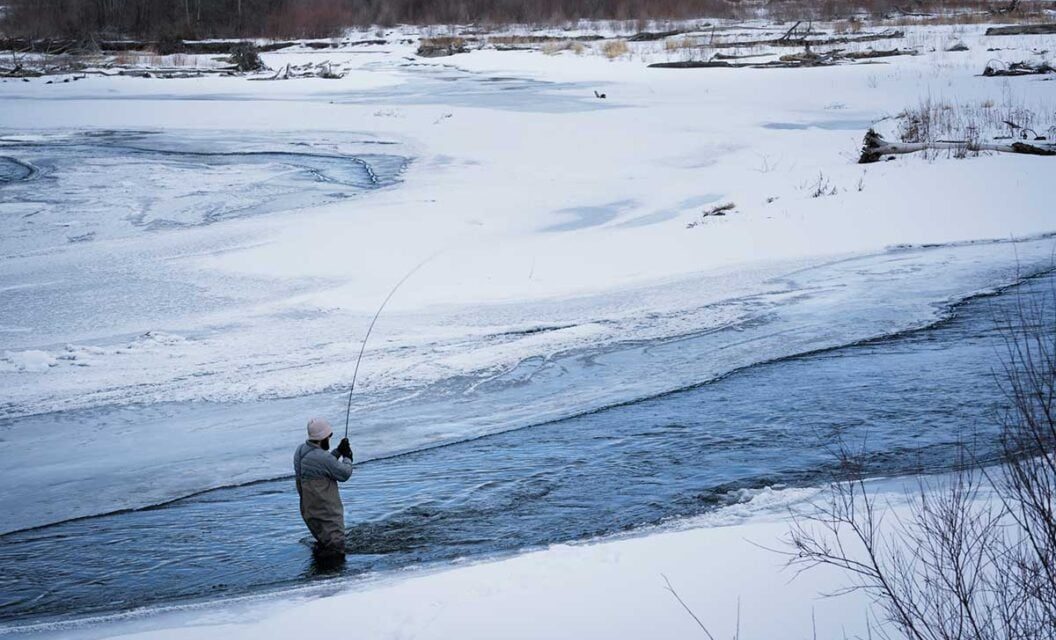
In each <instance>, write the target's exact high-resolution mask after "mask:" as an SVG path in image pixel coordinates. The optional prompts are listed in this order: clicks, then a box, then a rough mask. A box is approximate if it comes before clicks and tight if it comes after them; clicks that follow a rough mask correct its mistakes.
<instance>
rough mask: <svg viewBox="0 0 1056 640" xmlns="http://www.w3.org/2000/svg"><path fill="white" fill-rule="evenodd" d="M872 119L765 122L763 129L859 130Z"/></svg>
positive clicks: (865, 127) (869, 125)
mask: <svg viewBox="0 0 1056 640" xmlns="http://www.w3.org/2000/svg"><path fill="white" fill-rule="evenodd" d="M873 122H874V121H873V120H817V121H814V122H767V123H765V124H763V128H764V129H773V130H777V131H805V130H807V129H823V130H825V131H861V132H863V133H864V132H865V131H866V130H867V129H869V127H871V126H873Z"/></svg>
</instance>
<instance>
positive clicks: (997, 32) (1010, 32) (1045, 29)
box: [986, 22, 1056, 36]
mask: <svg viewBox="0 0 1056 640" xmlns="http://www.w3.org/2000/svg"><path fill="white" fill-rule="evenodd" d="M1052 34H1056V22H1050V23H1046V24H1017V25H1013V26H1010V27H990V28H989V29H987V30H986V35H988V36H1045V35H1052Z"/></svg>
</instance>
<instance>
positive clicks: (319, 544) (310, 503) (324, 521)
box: [293, 418, 352, 558]
mask: <svg viewBox="0 0 1056 640" xmlns="http://www.w3.org/2000/svg"><path fill="white" fill-rule="evenodd" d="M333 434H334V430H333V429H331V428H330V423H329V422H327V421H326V420H324V419H322V418H312V419H311V420H309V421H308V441H307V442H305V443H304V444H302V445H301V446H299V447H297V452H296V453H295V454H294V455H293V471H294V477H295V478H296V479H297V494H298V495H299V496H300V498H301V517H302V518H304V524H306V525H308V530H309V531H311V532H312V535H313V536H315V541H316V544H315V552H316V554H318V555H320V556H322V557H325V558H333V557H344V555H345V508H344V505H342V504H341V493H340V492H339V491H338V488H337V483H338V482H344V481H345V480H348V479H349V477H351V475H352V447H351V445H349V444H348V438H345V439H343V440H342V441H341V444H339V445H337V449H335V450H334V451H332V452H328V450H329V449H330V436H332V435H333Z"/></svg>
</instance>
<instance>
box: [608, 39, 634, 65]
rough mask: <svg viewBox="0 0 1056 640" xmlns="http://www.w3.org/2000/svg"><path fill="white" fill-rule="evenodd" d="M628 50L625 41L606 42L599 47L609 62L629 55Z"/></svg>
mask: <svg viewBox="0 0 1056 640" xmlns="http://www.w3.org/2000/svg"><path fill="white" fill-rule="evenodd" d="M630 51H631V50H630V48H629V47H628V46H627V42H626V41H625V40H607V41H605V43H604V44H602V45H601V52H602V53H603V54H605V57H606V58H608V59H609V60H613V59H615V58H619V57H620V56H625V55H627V54H628V53H630Z"/></svg>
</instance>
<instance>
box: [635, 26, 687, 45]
mask: <svg viewBox="0 0 1056 640" xmlns="http://www.w3.org/2000/svg"><path fill="white" fill-rule="evenodd" d="M683 33H685V31H683V30H681V29H679V30H675V31H642V32H641V33H636V34H634V35H633V36H631V37H629V38H627V42H653V41H655V40H663V39H664V38H670V37H672V36H679V35H682V34H683Z"/></svg>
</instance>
